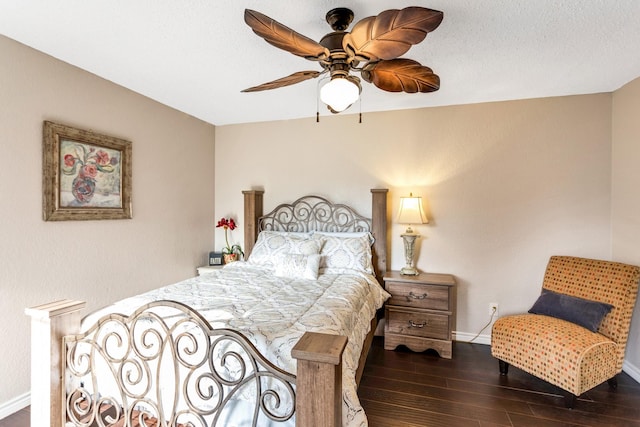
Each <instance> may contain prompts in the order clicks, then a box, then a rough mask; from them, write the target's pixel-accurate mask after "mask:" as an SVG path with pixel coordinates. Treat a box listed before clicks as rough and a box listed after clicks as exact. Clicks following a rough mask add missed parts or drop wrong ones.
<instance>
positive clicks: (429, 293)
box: [385, 281, 449, 310]
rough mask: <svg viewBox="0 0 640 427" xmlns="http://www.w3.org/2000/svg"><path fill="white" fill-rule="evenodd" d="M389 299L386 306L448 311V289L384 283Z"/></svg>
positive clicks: (444, 287) (391, 282)
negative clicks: (389, 295)
mask: <svg viewBox="0 0 640 427" xmlns="http://www.w3.org/2000/svg"><path fill="white" fill-rule="evenodd" d="M385 286H386V289H387V291H388V292H389V293H390V294H391V298H390V299H389V301H387V304H391V305H401V306H404V307H416V308H428V309H432V310H449V287H448V286H439V285H424V284H414V283H403V282H393V281H387V282H385Z"/></svg>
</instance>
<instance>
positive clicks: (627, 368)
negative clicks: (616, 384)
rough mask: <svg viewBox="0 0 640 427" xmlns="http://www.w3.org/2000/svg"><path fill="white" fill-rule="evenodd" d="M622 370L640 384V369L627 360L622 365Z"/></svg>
mask: <svg viewBox="0 0 640 427" xmlns="http://www.w3.org/2000/svg"><path fill="white" fill-rule="evenodd" d="M622 370H623V371H624V372H625V373H626V374H629V376H630V377H631V378H633V379H634V380H636V382H638V383H640V368H638V367H637V366H634V365H632V364H631V363H629V362H628V361H626V360H625V361H624V363H622Z"/></svg>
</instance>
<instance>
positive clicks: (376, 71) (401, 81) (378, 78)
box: [361, 58, 440, 93]
mask: <svg viewBox="0 0 640 427" xmlns="http://www.w3.org/2000/svg"><path fill="white" fill-rule="evenodd" d="M361 75H362V78H363V79H364V80H366V81H368V82H370V83H373V84H374V85H376V87H378V88H380V89H382V90H386V91H387V92H407V93H416V92H422V93H425V92H435V91H436V90H438V89H440V77H438V76H437V75H436V74H434V73H433V71H432V70H431V68H429V67H425V66H424V65H420V63H419V62H417V61H414V60H412V59H404V58H400V59H392V60H389V61H380V62H378V63H377V64H375V65H373V66H372V67H366V68H365V69H364V70H363V71H362V73H361Z"/></svg>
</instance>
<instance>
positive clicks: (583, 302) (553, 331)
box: [491, 256, 640, 408]
mask: <svg viewBox="0 0 640 427" xmlns="http://www.w3.org/2000/svg"><path fill="white" fill-rule="evenodd" d="M639 278H640V268H639V267H637V266H633V265H627V264H622V263H617V262H609V261H600V260H593V259H585V258H576V257H568V256H553V257H551V259H550V260H549V264H548V265H547V270H546V272H545V275H544V280H543V283H542V293H541V295H540V298H539V299H538V300H537V301H536V302H535V304H533V306H532V308H531V310H529V313H527V314H520V315H512V316H505V317H502V318H500V319H498V320H497V321H496V322H495V323H494V325H493V330H492V334H491V354H492V355H493V356H494V357H495V358H497V359H498V361H499V366H500V374H501V375H507V372H508V368H509V365H513V366H516V367H518V368H520V369H522V370H523V371H525V372H528V373H530V374H532V375H534V376H536V377H538V378H541V379H543V380H545V381H547V382H549V383H551V384H554V385H556V386H558V387H559V388H560V389H562V390H563V391H564V396H565V405H566V406H567V407H570V408H572V407H573V405H574V404H575V400H576V397H577V396H580V395H581V394H582V393H584V392H585V391H587V390H590V389H591V388H593V387H595V386H597V385H599V384H601V383H603V382H605V381H608V383H609V386H610V387H612V388H616V387H617V380H616V375H617V374H619V373H620V372H621V371H622V362H623V359H624V352H625V348H626V344H627V336H628V334H629V327H630V325H631V315H632V313H633V307H634V305H635V303H636V297H637V294H638V280H639Z"/></svg>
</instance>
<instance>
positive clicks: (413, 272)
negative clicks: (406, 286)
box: [400, 267, 420, 276]
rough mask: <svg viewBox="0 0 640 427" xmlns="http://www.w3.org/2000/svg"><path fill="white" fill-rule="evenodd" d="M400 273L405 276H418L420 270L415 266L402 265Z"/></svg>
mask: <svg viewBox="0 0 640 427" xmlns="http://www.w3.org/2000/svg"><path fill="white" fill-rule="evenodd" d="M400 274H402V275H403V276H417V275H418V274H420V272H419V271H418V270H417V269H416V268H415V267H402V269H401V270H400Z"/></svg>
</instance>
